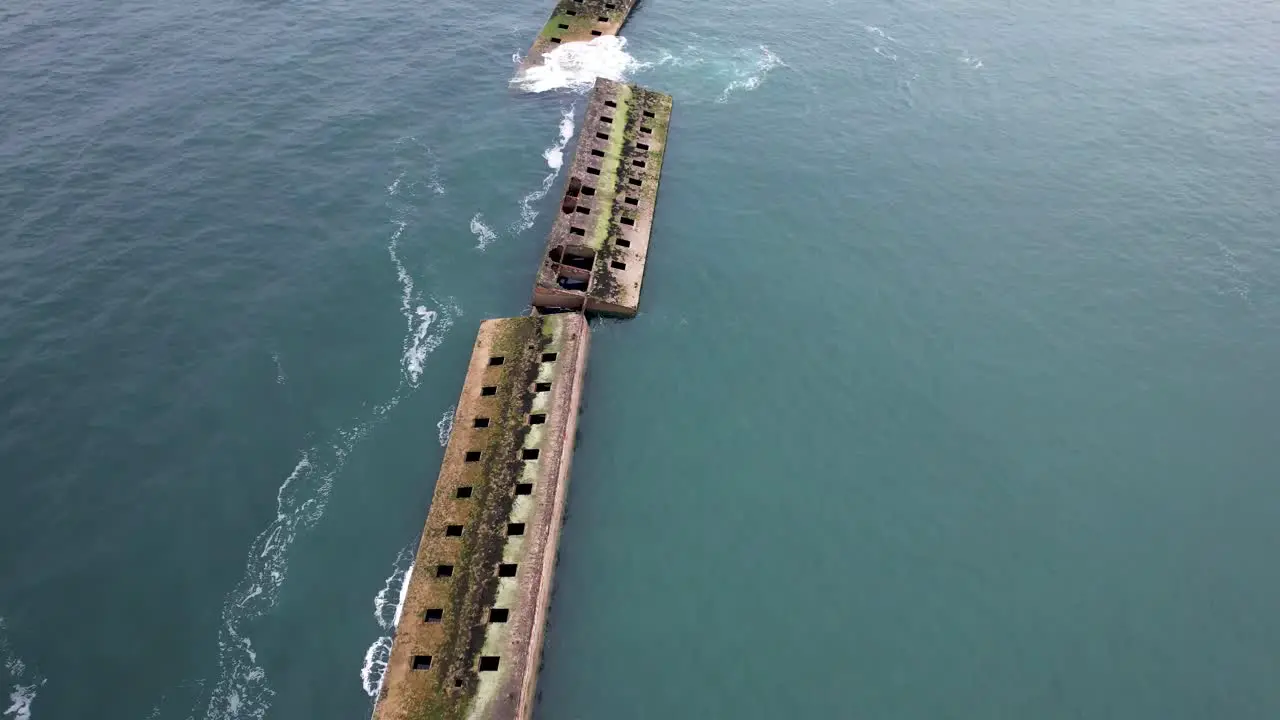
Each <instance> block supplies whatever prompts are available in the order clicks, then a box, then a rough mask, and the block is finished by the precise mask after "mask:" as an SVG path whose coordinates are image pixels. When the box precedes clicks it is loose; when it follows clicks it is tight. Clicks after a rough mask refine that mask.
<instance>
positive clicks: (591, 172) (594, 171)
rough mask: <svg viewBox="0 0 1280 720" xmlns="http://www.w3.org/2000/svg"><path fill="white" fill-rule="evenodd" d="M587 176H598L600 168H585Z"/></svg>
mask: <svg viewBox="0 0 1280 720" xmlns="http://www.w3.org/2000/svg"><path fill="white" fill-rule="evenodd" d="M587 174H588V175H599V174H600V168H593V167H589V168H587Z"/></svg>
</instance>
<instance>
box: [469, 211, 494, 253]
mask: <svg viewBox="0 0 1280 720" xmlns="http://www.w3.org/2000/svg"><path fill="white" fill-rule="evenodd" d="M471 234H472V235H475V236H476V249H477V250H484V249H485V248H487V247H489V243H491V242H493V241H494V240H497V239H498V233H496V232H494V231H493V228H491V227H489V226H488V225H486V224H485V222H484V215H482V214H480V213H476V214H475V215H473V216H472V218H471Z"/></svg>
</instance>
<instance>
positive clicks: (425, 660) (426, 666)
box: [413, 655, 431, 670]
mask: <svg viewBox="0 0 1280 720" xmlns="http://www.w3.org/2000/svg"><path fill="white" fill-rule="evenodd" d="M413 669H414V670H430V669H431V656H430V655H414V656H413Z"/></svg>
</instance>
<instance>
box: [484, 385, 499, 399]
mask: <svg viewBox="0 0 1280 720" xmlns="http://www.w3.org/2000/svg"><path fill="white" fill-rule="evenodd" d="M497 394H498V386H497V385H485V386H484V387H482V388H480V395H481V396H482V397H492V396H494V395H497Z"/></svg>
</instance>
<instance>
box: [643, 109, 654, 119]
mask: <svg viewBox="0 0 1280 720" xmlns="http://www.w3.org/2000/svg"><path fill="white" fill-rule="evenodd" d="M644 116H645V117H647V118H651V117H657V115H654V114H653V111H652V110H645V111H644Z"/></svg>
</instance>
